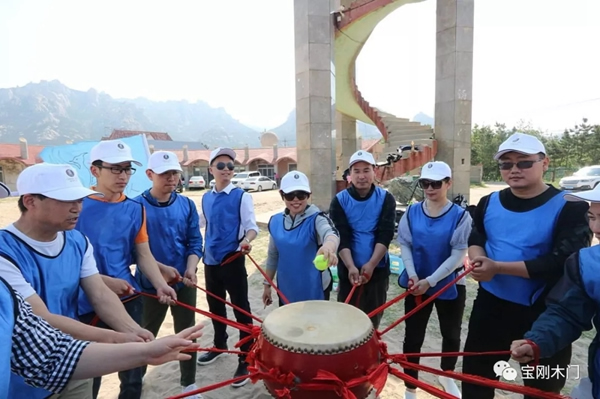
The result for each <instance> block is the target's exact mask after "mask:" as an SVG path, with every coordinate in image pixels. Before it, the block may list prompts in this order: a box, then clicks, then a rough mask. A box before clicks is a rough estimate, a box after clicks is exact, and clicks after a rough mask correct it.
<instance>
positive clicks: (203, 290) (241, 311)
mask: <svg viewBox="0 0 600 399" xmlns="http://www.w3.org/2000/svg"><path fill="white" fill-rule="evenodd" d="M240 253H241V252H240ZM194 287H196V288H197V289H199V290H200V291H202V292H204V293H206V294H208V295H210V296H212V297H213V298H215V299H218V300H219V301H221V302H223V303H224V304H226V305H229V306H231V307H232V308H234V309H235V310H237V311H238V312H240V313H243V314H244V315H246V316H248V317H251V318H253V319H254V320H256V321H258V322H259V323H262V322H263V321H262V320H261V319H259V318H258V317H256V316H254V315H253V314H252V313H250V312H247V311H245V310H244V309H242V308H240V307H239V306H236V305H234V304H233V303H231V302H229V301H227V300H225V299H223V298H221V297H220V296H218V295H215V294H213V293H212V292H210V291H208V290H206V289H204V288H202V287H200V286H199V285H196V284H194Z"/></svg>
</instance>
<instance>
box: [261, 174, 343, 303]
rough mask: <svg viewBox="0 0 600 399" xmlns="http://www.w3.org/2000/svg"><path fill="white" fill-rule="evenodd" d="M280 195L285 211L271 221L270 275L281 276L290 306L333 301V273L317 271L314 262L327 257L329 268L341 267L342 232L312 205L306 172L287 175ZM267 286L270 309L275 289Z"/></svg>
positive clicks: (265, 298)
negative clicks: (340, 246)
mask: <svg viewBox="0 0 600 399" xmlns="http://www.w3.org/2000/svg"><path fill="white" fill-rule="evenodd" d="M279 193H280V194H281V198H282V199H283V202H284V203H285V210H284V211H283V212H281V213H278V214H276V215H274V216H272V217H271V219H270V220H269V234H270V235H271V237H270V239H269V251H268V255H267V275H268V276H269V278H270V279H273V277H274V276H275V274H277V287H278V288H279V289H280V290H281V292H282V293H283V295H285V297H286V298H287V299H288V300H289V301H290V303H293V302H300V301H309V300H320V299H325V300H329V290H328V287H329V285H330V282H331V273H330V272H329V270H327V271H326V272H322V271H319V270H317V269H316V268H315V265H314V264H313V260H314V259H315V256H317V255H323V257H324V258H325V259H326V260H327V266H328V267H329V266H335V265H337V255H336V252H337V247H338V244H339V236H338V232H337V230H336V229H335V227H334V226H333V223H332V222H331V220H330V219H329V218H328V217H327V216H326V215H325V214H324V213H322V212H321V211H320V210H319V208H317V206H315V205H309V204H308V200H309V198H310V194H311V191H310V185H309V182H308V178H307V177H306V175H305V174H304V173H302V172H298V171H292V172H289V173H287V174H286V175H285V176H283V179H281V190H280V192H279ZM264 284H265V288H264V292H263V303H264V304H265V306H266V305H270V304H271V303H272V299H271V286H270V285H269V284H268V283H267V282H265V283H264ZM279 305H280V306H281V305H283V303H282V302H281V299H280V300H279Z"/></svg>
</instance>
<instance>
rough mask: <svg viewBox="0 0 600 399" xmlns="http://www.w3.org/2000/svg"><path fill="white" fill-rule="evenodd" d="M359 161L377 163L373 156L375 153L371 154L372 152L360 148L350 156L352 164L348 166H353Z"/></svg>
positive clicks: (370, 163)
mask: <svg viewBox="0 0 600 399" xmlns="http://www.w3.org/2000/svg"><path fill="white" fill-rule="evenodd" d="M357 162H366V163H368V164H369V165H375V158H373V154H371V153H370V152H368V151H364V150H360V151H356V152H355V153H354V154H352V156H351V157H350V164H349V165H348V168H351V167H352V165H354V164H355V163H357Z"/></svg>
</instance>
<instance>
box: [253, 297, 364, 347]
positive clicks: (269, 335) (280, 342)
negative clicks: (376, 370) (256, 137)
mask: <svg viewBox="0 0 600 399" xmlns="http://www.w3.org/2000/svg"><path fill="white" fill-rule="evenodd" d="M305 302H315V303H327V302H328V301H305ZM331 303H332V304H336V305H334V306H338V305H342V304H341V303H339V302H331ZM293 305H294V304H290V305H285V306H293ZM343 305H345V306H348V307H349V308H352V309H356V310H357V312H356V314H359V312H360V314H362V315H363V317H364V318H365V319H366V321H367V322H368V329H367V331H365V332H364V333H362V334H360V335H358V336H357V337H356V339H355V340H353V341H352V342H350V341H349V340H348V341H347V342H341V343H338V344H318V343H317V344H312V345H310V346H309V345H308V344H303V343H299V342H294V341H292V340H288V339H285V338H280V337H275V335H277V334H274V331H269V329H268V325H269V323H268V322H267V321H268V316H267V318H265V322H266V323H265V322H263V323H262V325H261V334H262V336H263V338H264V339H265V340H266V341H267V342H268V343H269V344H271V345H273V346H274V347H277V348H279V349H283V350H286V351H288V352H291V353H299V354H311V355H333V354H338V353H344V352H349V351H352V350H354V349H356V348H358V347H360V346H362V345H364V344H365V343H367V342H368V341H370V340H371V339H372V338H373V335H374V333H375V328H374V327H373V324H372V322H371V320H370V319H369V318H368V316H367V315H366V314H365V313H364V312H362V311H361V310H360V309H357V308H355V307H354V306H352V305H348V304H343ZM298 306H299V305H298ZM278 309H282V308H278ZM278 309H276V310H274V312H275V311H277V310H278ZM288 309H289V308H288ZM366 325H367V324H365V326H366Z"/></svg>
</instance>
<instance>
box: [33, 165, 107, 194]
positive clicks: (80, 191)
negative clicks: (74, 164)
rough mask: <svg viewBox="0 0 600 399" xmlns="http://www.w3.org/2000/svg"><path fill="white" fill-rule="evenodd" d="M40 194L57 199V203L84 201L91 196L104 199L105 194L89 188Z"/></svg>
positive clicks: (66, 189)
mask: <svg viewBox="0 0 600 399" xmlns="http://www.w3.org/2000/svg"><path fill="white" fill-rule="evenodd" d="M105 162H106V161H105ZM38 194H43V195H44V196H46V197H48V198H52V199H55V200H57V201H76V200H80V199H83V198H85V197H89V196H90V195H97V196H99V197H104V194H102V193H100V192H98V191H94V190H90V189H89V188H86V187H71V188H65V189H62V190H56V191H50V192H46V193H38Z"/></svg>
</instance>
